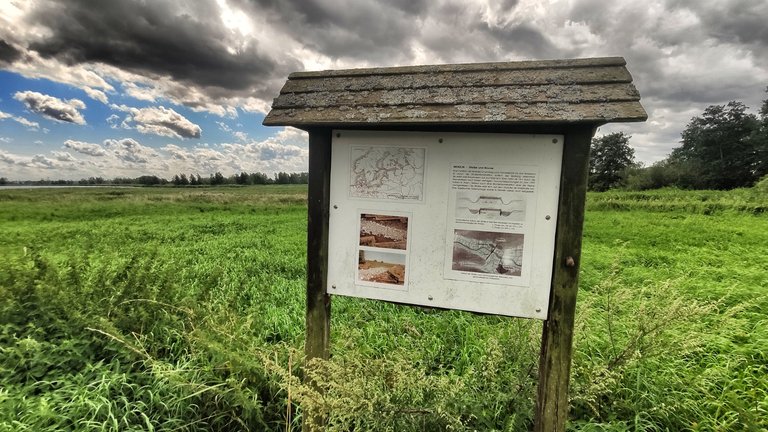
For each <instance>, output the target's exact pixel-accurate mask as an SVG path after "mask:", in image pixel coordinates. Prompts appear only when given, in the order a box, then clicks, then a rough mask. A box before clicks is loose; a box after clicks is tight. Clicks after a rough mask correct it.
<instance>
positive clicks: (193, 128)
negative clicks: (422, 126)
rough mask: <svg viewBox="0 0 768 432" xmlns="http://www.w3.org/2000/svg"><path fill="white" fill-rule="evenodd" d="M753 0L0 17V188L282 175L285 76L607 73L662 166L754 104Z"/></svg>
mask: <svg viewBox="0 0 768 432" xmlns="http://www.w3.org/2000/svg"><path fill="white" fill-rule="evenodd" d="M766 23H768V1H766V0H668V1H653V0H649V1H637V0H613V1H604V0H571V1H545V0H519V1H518V0H505V1H484V0H476V1H468V0H435V1H430V0H388V1H385V0H382V1H375V0H195V1H186V0H151V1H150V0H146V1H138V0H111V1H96V0H67V1H63V0H62V1H53V0H0V177H7V178H10V179H41V178H49V179H58V178H66V179H80V178H84V177H90V176H103V177H106V178H112V177H115V176H131V177H134V176H138V175H142V174H153V175H159V176H162V177H166V178H170V177H172V176H173V175H174V174H176V173H187V174H190V173H199V174H201V175H203V176H207V175H209V174H211V173H213V172H216V171H220V172H222V173H223V174H225V175H230V174H233V173H236V172H240V171H247V172H254V171H261V172H266V173H268V174H271V173H274V172H276V171H287V172H298V171H305V170H306V167H307V142H306V141H307V138H306V135H305V134H304V133H303V132H301V131H298V130H295V129H283V128H265V127H263V126H261V121H262V119H263V117H264V114H265V112H266V111H267V110H268V109H269V106H270V103H271V101H272V98H274V97H275V96H276V95H277V93H278V92H279V89H280V87H281V86H282V84H283V83H284V82H285V80H286V78H287V75H288V74H289V73H290V72H293V71H299V70H320V69H338V68H355V67H371V66H399V65H416V64H441V63H465V62H494V61H513V60H527V59H559V58H581V57H603V56H622V57H624V58H625V59H626V60H627V67H628V69H629V71H630V72H631V73H632V75H633V76H634V81H635V85H636V86H637V88H638V90H639V91H640V94H641V96H642V101H641V102H642V104H643V105H644V106H645V108H646V110H647V111H648V114H649V119H648V121H647V122H646V123H640V124H637V123H630V124H615V125H609V126H604V127H602V128H601V129H600V131H599V132H598V134H604V133H609V132H614V131H625V132H627V133H629V134H631V135H632V139H631V141H630V143H631V145H632V146H633V147H634V148H635V152H636V156H637V158H638V160H640V161H643V162H645V163H652V162H654V161H657V160H660V159H662V158H664V157H665V156H666V155H667V154H668V153H669V152H670V151H671V150H672V148H674V147H676V146H678V145H679V140H680V132H681V131H682V130H683V128H684V127H685V125H686V123H687V122H688V121H689V120H690V119H691V118H692V117H694V116H696V115H699V114H700V113H701V112H702V111H703V110H704V108H706V107H707V106H708V105H712V104H724V103H727V102H728V101H730V100H739V101H742V102H744V103H745V104H747V105H748V106H749V107H750V108H751V109H752V111H753V112H756V111H757V109H758V108H759V106H760V103H761V100H762V99H765V98H766V97H768V96H767V95H766V93H765V89H766V87H767V86H768V25H767V24H766Z"/></svg>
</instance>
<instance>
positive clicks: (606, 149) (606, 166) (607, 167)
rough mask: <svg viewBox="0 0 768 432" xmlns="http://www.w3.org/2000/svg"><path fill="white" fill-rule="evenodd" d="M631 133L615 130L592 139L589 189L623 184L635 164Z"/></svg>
mask: <svg viewBox="0 0 768 432" xmlns="http://www.w3.org/2000/svg"><path fill="white" fill-rule="evenodd" d="M630 138H631V136H630V135H626V134H624V132H614V133H611V134H608V135H604V136H602V137H600V138H594V139H593V140H592V147H591V150H590V153H589V189H590V190H594V191H605V190H608V189H611V188H615V187H618V186H622V184H623V182H624V178H625V175H626V171H627V169H628V168H630V167H632V166H634V165H635V151H634V150H633V149H632V147H630V146H629V139H630Z"/></svg>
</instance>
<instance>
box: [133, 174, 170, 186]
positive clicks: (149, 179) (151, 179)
mask: <svg viewBox="0 0 768 432" xmlns="http://www.w3.org/2000/svg"><path fill="white" fill-rule="evenodd" d="M134 183H137V184H140V185H143V186H154V185H161V184H165V183H167V180H165V179H162V178H160V177H158V176H153V175H151V176H150V175H143V176H139V177H136V178H135V179H134Z"/></svg>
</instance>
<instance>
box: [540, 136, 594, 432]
mask: <svg viewBox="0 0 768 432" xmlns="http://www.w3.org/2000/svg"><path fill="white" fill-rule="evenodd" d="M593 134H594V128H591V127H588V126H587V127H582V128H574V129H570V130H569V131H568V132H566V134H565V143H564V144H565V148H564V150H563V151H564V153H565V154H567V155H568V157H566V158H563V169H562V173H561V175H560V205H559V208H558V215H557V233H556V235H555V259H554V263H553V268H554V271H553V274H552V291H551V293H550V297H549V313H548V314H547V315H548V316H547V319H546V320H545V321H544V330H543V332H542V336H541V354H540V358H539V387H538V391H537V397H536V418H535V423H534V431H536V432H553V431H564V430H565V423H566V420H567V419H568V382H569V378H570V372H571V350H572V345H573V321H574V318H575V316H576V293H577V291H578V288H579V263H580V262H581V234H582V229H583V226H584V204H585V198H586V193H587V176H588V174H589V148H590V144H591V142H592V136H593Z"/></svg>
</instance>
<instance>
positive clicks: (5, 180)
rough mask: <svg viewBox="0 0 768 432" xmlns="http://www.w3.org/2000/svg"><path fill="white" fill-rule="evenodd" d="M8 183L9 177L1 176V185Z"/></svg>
mask: <svg viewBox="0 0 768 432" xmlns="http://www.w3.org/2000/svg"><path fill="white" fill-rule="evenodd" d="M6 184H8V179H7V178H5V177H0V185H6Z"/></svg>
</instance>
